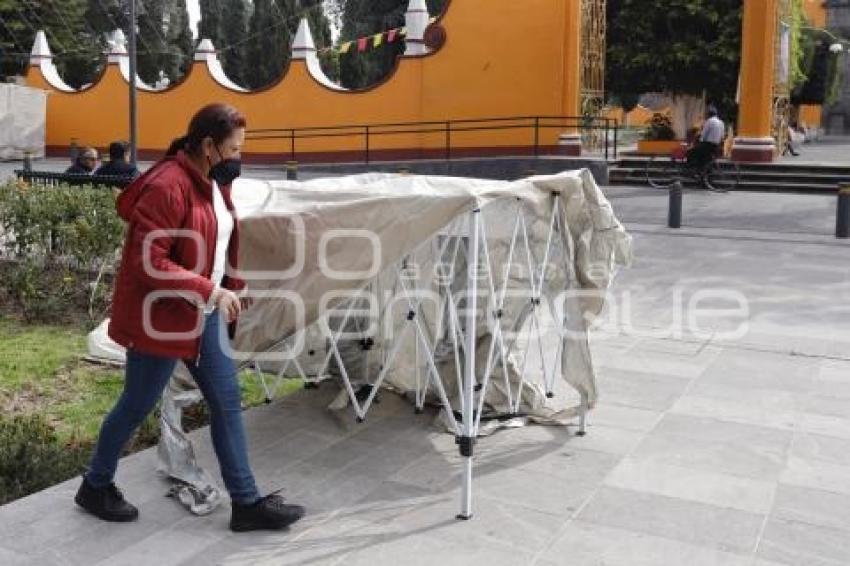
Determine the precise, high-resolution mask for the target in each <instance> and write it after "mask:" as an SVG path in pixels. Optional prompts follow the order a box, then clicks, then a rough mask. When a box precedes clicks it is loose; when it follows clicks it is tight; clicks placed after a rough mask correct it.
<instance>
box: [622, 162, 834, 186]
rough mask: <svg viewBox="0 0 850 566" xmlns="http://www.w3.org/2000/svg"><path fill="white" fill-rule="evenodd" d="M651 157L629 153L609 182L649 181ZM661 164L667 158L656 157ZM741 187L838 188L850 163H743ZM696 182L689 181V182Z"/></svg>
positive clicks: (642, 182)
mask: <svg viewBox="0 0 850 566" xmlns="http://www.w3.org/2000/svg"><path fill="white" fill-rule="evenodd" d="M648 161H649V160H648V159H647V158H640V157H625V158H623V159H621V160H620V161H619V162H618V163H617V164H616V165H615V166H613V167H611V168H610V170H609V173H608V176H609V182H610V183H611V184H619V185H648V184H649V183H648V182H647V180H646V166H647V162H648ZM656 162H657V163H658V167H662V166H663V163H664V162H663V161H656ZM739 167H740V171H741V177H740V179H741V181H740V183H739V186H738V190H740V191H770V192H794V193H807V192H818V193H820V192H835V191H836V190H837V189H838V186H839V185H840V184H841V183H850V166H841V165H836V166H831V165H825V166H820V165H812V164H793V163H791V164H789V163H741V164H739ZM689 184H693V183H687V182H686V183H685V185H686V186H687V185H689Z"/></svg>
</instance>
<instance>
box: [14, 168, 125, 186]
mask: <svg viewBox="0 0 850 566" xmlns="http://www.w3.org/2000/svg"><path fill="white" fill-rule="evenodd" d="M15 175H16V176H17V177H18V179H20V180H22V181H25V182H27V183H30V184H35V185H44V186H48V187H56V186H58V185H74V186H80V185H92V186H97V187H116V188H119V189H123V188H124V187H126V186H127V185H129V184H130V183H131V182H133V177H128V176H121V175H81V174H74V173H58V172H56V171H27V170H26V169H16V170H15Z"/></svg>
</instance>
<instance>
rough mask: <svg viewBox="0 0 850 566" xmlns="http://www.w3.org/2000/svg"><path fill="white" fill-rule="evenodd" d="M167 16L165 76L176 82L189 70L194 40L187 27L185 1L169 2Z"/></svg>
mask: <svg viewBox="0 0 850 566" xmlns="http://www.w3.org/2000/svg"><path fill="white" fill-rule="evenodd" d="M166 15H167V16H168V18H167V19H168V23H167V33H166V37H167V39H168V45H169V47H170V50H171V53H173V55H171V56H170V57H169V58H168V59H167V61H166V62H165V69H164V71H165V75H166V76H167V77H168V78H169V80H171V81H174V80H178V79H179V78H180V77H182V76H183V75H185V74H186V72H187V71H188V70H189V65H191V64H192V57H193V55H194V52H195V39H194V38H193V36H192V28H191V27H190V26H189V12H188V11H187V10H186V0H171V2H170V8H169V9H168V10H167V11H166Z"/></svg>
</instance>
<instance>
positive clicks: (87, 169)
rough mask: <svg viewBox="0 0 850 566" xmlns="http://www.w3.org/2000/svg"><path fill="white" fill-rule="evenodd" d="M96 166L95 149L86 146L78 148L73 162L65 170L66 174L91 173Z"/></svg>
mask: <svg viewBox="0 0 850 566" xmlns="http://www.w3.org/2000/svg"><path fill="white" fill-rule="evenodd" d="M96 166H97V150H96V149H94V148H93V147H86V148H83V149H82V150H80V153H79V155H77V159H76V160H75V161H74V164H73V165H71V166H70V167H68V169H66V170H65V173H66V174H67V175H91V174H92V171H94V168H95V167H96Z"/></svg>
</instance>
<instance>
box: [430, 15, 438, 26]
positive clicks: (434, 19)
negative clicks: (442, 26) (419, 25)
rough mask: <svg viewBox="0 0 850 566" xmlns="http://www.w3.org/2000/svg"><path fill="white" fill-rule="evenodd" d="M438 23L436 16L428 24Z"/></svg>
mask: <svg viewBox="0 0 850 566" xmlns="http://www.w3.org/2000/svg"><path fill="white" fill-rule="evenodd" d="M436 21H437V16H434V17H433V18H431V20H430V21H429V22H428V23H429V24H433V23H434V22H436Z"/></svg>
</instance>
